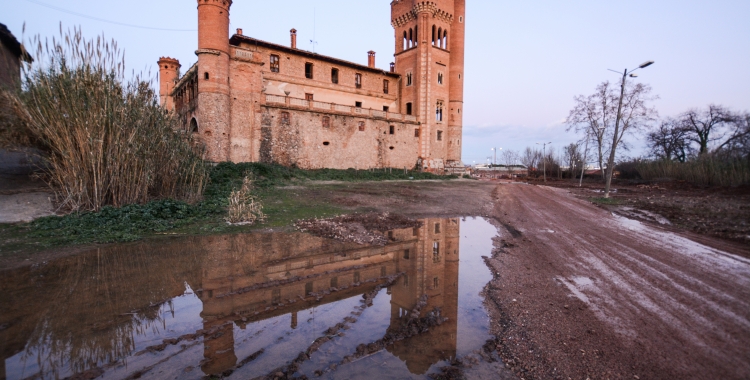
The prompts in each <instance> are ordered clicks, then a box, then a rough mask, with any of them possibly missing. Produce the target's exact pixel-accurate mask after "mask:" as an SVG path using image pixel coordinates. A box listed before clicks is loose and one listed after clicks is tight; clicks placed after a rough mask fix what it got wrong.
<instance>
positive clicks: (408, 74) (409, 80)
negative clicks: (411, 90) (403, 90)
mask: <svg viewBox="0 0 750 380" xmlns="http://www.w3.org/2000/svg"><path fill="white" fill-rule="evenodd" d="M406 85H407V86H411V73H406Z"/></svg>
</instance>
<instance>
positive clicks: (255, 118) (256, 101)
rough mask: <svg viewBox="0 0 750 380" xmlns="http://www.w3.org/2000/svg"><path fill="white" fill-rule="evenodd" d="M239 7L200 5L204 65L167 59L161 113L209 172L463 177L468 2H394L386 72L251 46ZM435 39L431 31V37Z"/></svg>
mask: <svg viewBox="0 0 750 380" xmlns="http://www.w3.org/2000/svg"><path fill="white" fill-rule="evenodd" d="M231 5H232V1H231V0H198V50H197V51H196V54H197V55H198V62H197V64H196V65H194V66H193V67H191V68H190V69H189V70H188V71H187V72H186V73H185V75H183V76H182V78H177V73H178V69H179V62H177V61H176V60H173V59H171V58H162V59H160V60H159V65H160V66H159V68H160V74H161V76H160V95H161V99H162V105H164V106H165V107H166V108H168V109H170V110H174V111H176V112H177V113H178V114H179V115H180V117H181V120H182V122H183V123H184V124H185V128H186V130H189V131H192V132H194V133H196V134H197V136H198V137H199V139H200V140H201V141H202V142H203V143H204V144H205V146H206V148H207V158H208V159H209V160H211V161H216V162H220V161H233V162H252V161H263V162H276V163H280V164H284V165H296V166H298V167H302V168H324V167H325V168H341V169H346V168H357V169H368V168H381V167H394V168H403V167H408V168H414V167H415V166H417V165H418V167H420V168H422V169H425V170H430V171H435V172H442V171H443V170H444V169H445V168H446V167H447V168H450V167H451V166H454V167H458V166H460V161H461V148H460V144H461V128H462V122H461V120H462V116H463V114H462V109H461V108H462V107H463V59H464V58H463V50H464V49H463V44H464V29H463V28H464V22H465V20H464V17H465V16H464V9H465V0H438V1H417V0H396V1H393V2H392V3H391V8H392V20H391V24H392V25H393V27H394V30H395V37H396V55H395V56H396V59H395V62H394V63H392V64H391V69H390V70H389V71H383V70H380V69H377V68H376V67H375V58H376V56H375V52H373V51H369V52H367V54H368V65H367V66H365V65H359V64H355V63H352V62H347V61H344V60H341V59H337V58H333V57H327V56H322V55H319V54H314V53H311V52H308V51H305V50H300V49H297V48H296V30H294V29H292V30H291V34H290V36H291V47H289V46H282V45H277V44H273V43H269V42H265V41H260V40H256V39H254V38H251V37H247V36H244V35H242V30H241V29H238V30H237V33H236V34H234V35H233V36H231V38H230V36H229V11H230V8H231ZM433 29H434V31H433Z"/></svg>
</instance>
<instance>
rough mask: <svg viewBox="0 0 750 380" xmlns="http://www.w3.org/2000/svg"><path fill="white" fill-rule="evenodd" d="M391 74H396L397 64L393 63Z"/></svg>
mask: <svg viewBox="0 0 750 380" xmlns="http://www.w3.org/2000/svg"><path fill="white" fill-rule="evenodd" d="M391 72H392V73H395V72H396V63H395V62H391Z"/></svg>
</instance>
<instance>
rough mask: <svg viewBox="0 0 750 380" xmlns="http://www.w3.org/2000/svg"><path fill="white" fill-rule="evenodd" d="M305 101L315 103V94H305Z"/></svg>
mask: <svg viewBox="0 0 750 380" xmlns="http://www.w3.org/2000/svg"><path fill="white" fill-rule="evenodd" d="M305 100H307V101H308V102H312V101H313V94H308V93H305Z"/></svg>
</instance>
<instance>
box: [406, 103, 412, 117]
mask: <svg viewBox="0 0 750 380" xmlns="http://www.w3.org/2000/svg"><path fill="white" fill-rule="evenodd" d="M406 114H407V115H411V103H406Z"/></svg>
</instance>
